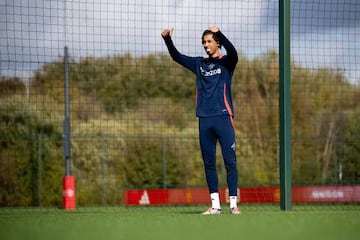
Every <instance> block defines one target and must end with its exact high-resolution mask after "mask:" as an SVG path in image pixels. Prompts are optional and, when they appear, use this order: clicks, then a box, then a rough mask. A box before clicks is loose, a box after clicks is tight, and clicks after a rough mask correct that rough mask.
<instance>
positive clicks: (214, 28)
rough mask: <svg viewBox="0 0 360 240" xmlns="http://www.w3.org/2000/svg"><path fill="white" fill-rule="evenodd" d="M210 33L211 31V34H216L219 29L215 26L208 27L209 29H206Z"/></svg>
mask: <svg viewBox="0 0 360 240" xmlns="http://www.w3.org/2000/svg"><path fill="white" fill-rule="evenodd" d="M208 29H209V30H210V31H212V32H214V33H216V32H218V31H220V30H219V28H218V27H217V26H209V28H208Z"/></svg>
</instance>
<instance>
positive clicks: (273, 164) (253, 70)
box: [0, 51, 360, 206]
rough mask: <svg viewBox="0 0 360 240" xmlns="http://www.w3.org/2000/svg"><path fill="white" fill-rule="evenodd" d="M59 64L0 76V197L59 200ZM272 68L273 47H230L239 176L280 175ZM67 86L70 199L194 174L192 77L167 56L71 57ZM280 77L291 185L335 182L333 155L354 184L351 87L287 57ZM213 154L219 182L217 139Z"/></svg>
mask: <svg viewBox="0 0 360 240" xmlns="http://www.w3.org/2000/svg"><path fill="white" fill-rule="evenodd" d="M63 69H64V65H63V63H62V61H54V62H52V63H48V64H45V65H44V66H43V67H42V68H41V69H39V70H38V71H37V72H36V73H35V74H34V77H33V78H32V79H31V84H30V85H29V86H27V88H26V87H25V85H24V84H23V83H22V82H21V80H19V79H16V78H15V79H4V78H2V79H1V81H0V87H1V89H2V90H3V91H1V102H0V106H1V109H0V110H1V113H0V117H1V118H0V124H1V128H0V141H1V145H0V157H1V159H0V160H1V162H0V165H1V166H0V187H1V188H0V189H1V190H0V191H1V206H30V205H39V204H42V205H59V204H60V200H61V198H60V197H59V196H61V178H62V175H63V173H64V164H63V156H62V137H61V132H62V120H63V117H62V116H63V114H64V81H63V78H64V74H63ZM278 70H279V66H278V55H277V53H276V52H274V51H269V52H267V53H264V54H262V55H260V56H258V57H256V58H254V59H252V60H250V59H248V58H246V57H245V56H243V55H241V54H239V62H238V65H237V68H236V70H235V73H234V78H233V86H232V88H233V97H234V106H235V127H236V135H237V154H238V169H239V184H240V185H274V184H278V181H279V180H278V179H279V177H278V176H279V174H278V128H279V126H278V122H279V120H278V118H279V116H278V112H279V109H278V98H279V97H278V96H279V93H278ZM70 86H71V88H70V98H71V100H70V101H71V125H72V129H71V133H72V142H71V150H72V171H73V174H74V175H75V177H76V196H77V201H78V204H79V205H99V204H104V205H105V204H112V205H116V204H120V203H121V201H122V194H121V193H122V189H125V188H131V187H136V188H151V187H163V186H166V187H179V186H198V185H201V186H203V185H204V184H205V179H204V171H203V164H202V158H201V153H200V150H199V145H198V133H197V120H196V118H195V113H194V111H195V109H194V100H195V81H194V76H193V74H192V73H191V72H190V71H188V70H186V69H184V68H182V67H181V66H180V65H179V64H177V63H175V62H173V61H172V60H171V59H170V57H169V56H168V55H167V54H157V55H155V54H154V55H148V56H142V57H137V58H134V57H133V56H131V55H130V54H124V55H114V56H109V57H102V58H95V57H86V58H82V59H79V60H77V61H75V60H71V61H70ZM291 87H292V89H291V100H292V102H291V111H292V167H293V174H292V177H293V183H294V184H296V183H299V184H303V183H308V184H318V183H324V184H333V183H338V182H339V177H338V176H339V173H340V172H339V171H340V170H339V164H340V163H342V166H343V171H342V173H343V176H342V180H343V182H344V183H358V182H359V160H358V159H360V158H359V155H360V152H359V146H358V145H357V142H359V141H358V139H359V135H360V130H359V127H358V126H359V121H360V118H359V110H358V106H357V103H358V102H359V99H360V97H359V96H360V89H359V88H358V87H356V86H355V85H351V84H349V83H348V82H347V80H346V79H345V78H344V75H343V73H342V72H340V71H334V70H331V69H326V68H322V69H307V68H305V67H302V66H299V65H296V64H295V63H292V83H291ZM25 90H26V91H25ZM24 95H26V97H25V96H24ZM217 156H218V159H219V161H218V165H217V167H218V170H219V171H218V172H219V180H220V184H221V185H225V184H226V180H225V179H226V176H225V175H224V174H225V173H224V171H223V166H222V159H221V153H220V150H219V149H218V152H217ZM164 163H165V165H164ZM40 179H43V180H42V181H40ZM45 193H46V194H45Z"/></svg>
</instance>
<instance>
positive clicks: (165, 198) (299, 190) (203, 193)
mask: <svg viewBox="0 0 360 240" xmlns="http://www.w3.org/2000/svg"><path fill="white" fill-rule="evenodd" d="M219 195H220V201H221V202H223V203H228V202H229V200H228V190H227V189H226V188H221V189H219ZM238 200H239V202H240V203H278V202H280V189H279V187H244V188H240V189H238ZM292 202H293V203H358V202H360V186H298V187H293V188H292ZM209 203H210V198H209V192H208V190H207V188H185V189H147V190H127V191H124V204H125V205H133V206H136V205H138V206H141V205H167V204H170V205H177V204H180V205H185V204H209Z"/></svg>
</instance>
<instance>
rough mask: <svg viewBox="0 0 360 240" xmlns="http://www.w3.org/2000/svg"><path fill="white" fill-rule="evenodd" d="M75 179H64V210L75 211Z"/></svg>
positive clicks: (66, 177) (67, 177)
mask: <svg viewBox="0 0 360 240" xmlns="http://www.w3.org/2000/svg"><path fill="white" fill-rule="evenodd" d="M75 208H76V203H75V177H74V176H65V177H64V178H63V209H65V210H75Z"/></svg>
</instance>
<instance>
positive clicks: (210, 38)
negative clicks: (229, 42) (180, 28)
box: [202, 30, 221, 57]
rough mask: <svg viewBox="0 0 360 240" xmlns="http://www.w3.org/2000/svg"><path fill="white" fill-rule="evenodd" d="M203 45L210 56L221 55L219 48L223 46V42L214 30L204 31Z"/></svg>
mask: <svg viewBox="0 0 360 240" xmlns="http://www.w3.org/2000/svg"><path fill="white" fill-rule="evenodd" d="M202 45H203V47H204V50H205V52H206V53H207V54H208V55H209V57H218V56H219V55H220V52H219V49H220V48H221V43H220V41H219V39H218V38H217V36H216V34H215V33H214V32H212V31H210V30H205V31H204V33H203V35H202Z"/></svg>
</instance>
